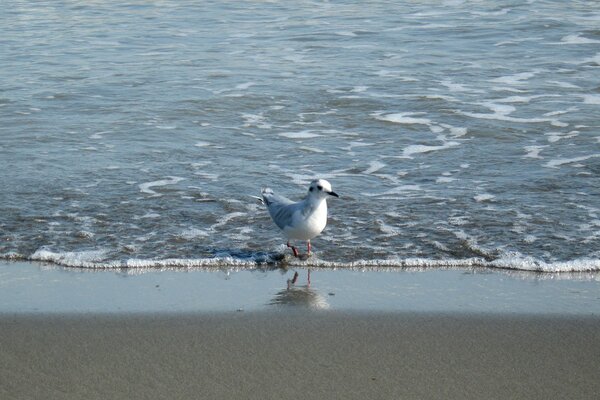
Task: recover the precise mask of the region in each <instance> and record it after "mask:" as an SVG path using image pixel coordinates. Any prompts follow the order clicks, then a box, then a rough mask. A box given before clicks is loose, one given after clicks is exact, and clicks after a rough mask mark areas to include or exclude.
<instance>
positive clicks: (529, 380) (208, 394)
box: [0, 262, 600, 399]
mask: <svg viewBox="0 0 600 400" xmlns="http://www.w3.org/2000/svg"><path fill="white" fill-rule="evenodd" d="M297 271H298V272H299V274H300V278H299V281H298V283H297V285H293V286H290V287H289V288H288V287H287V286H286V282H287V280H288V279H289V278H290V277H291V276H292V274H293V273H294V270H290V271H277V270H275V271H235V270H229V271H203V270H191V271H179V270H172V271H171V270H155V271H154V270H146V271H144V272H143V273H140V272H139V271H138V272H136V271H95V272H93V271H84V270H77V269H69V268H60V267H55V266H52V265H46V264H36V263H27V262H14V263H12V262H4V263H0V277H1V280H0V377H1V380H0V398H1V399H38V398H39V399H42V398H43V399H83V398H85V399H109V398H110V399H190V398H208V399H211V398H219V399H239V398H252V399H295V398H307V399H324V398H344V399H390V398H394V399H440V398H456V399H493V398H497V399H507V398H511V399H564V398H577V399H593V398H597V393H599V392H600V383H599V382H600V381H598V379H597V377H598V372H599V370H600V362H599V361H598V360H600V350H599V349H600V317H599V315H600V312H599V310H600V300H599V298H598V296H597V293H598V281H597V279H595V276H592V275H589V276H588V275H572V276H569V275H567V276H565V275H556V276H552V275H535V274H533V275H531V274H530V275H527V274H525V275H523V274H517V275H512V274H506V273H504V272H493V271H486V270H447V271H443V270H432V271H405V270H399V271H395V272H391V271H334V270H316V271H313V273H312V282H311V285H310V287H309V286H308V285H307V282H306V279H307V271H306V270H303V269H301V268H300V269H298V270H297Z"/></svg>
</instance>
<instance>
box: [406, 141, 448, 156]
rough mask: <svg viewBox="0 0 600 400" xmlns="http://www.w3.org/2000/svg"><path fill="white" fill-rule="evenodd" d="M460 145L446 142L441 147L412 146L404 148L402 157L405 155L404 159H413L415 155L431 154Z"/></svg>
mask: <svg viewBox="0 0 600 400" xmlns="http://www.w3.org/2000/svg"><path fill="white" fill-rule="evenodd" d="M459 144H460V143H459V142H446V143H444V144H442V145H441V146H426V145H422V144H412V145H410V146H407V147H405V148H404V150H403V151H402V155H403V157H406V158H412V156H413V155H415V154H422V153H430V152H432V151H439V150H446V149H449V148H452V147H455V146H458V145H459Z"/></svg>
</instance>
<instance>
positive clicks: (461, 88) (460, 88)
mask: <svg viewBox="0 0 600 400" xmlns="http://www.w3.org/2000/svg"><path fill="white" fill-rule="evenodd" d="M440 84H441V85H442V86H445V87H446V88H448V90H450V91H451V92H470V93H483V91H482V90H478V89H473V88H470V87H468V86H466V85H463V84H460V83H454V82H452V81H449V80H444V81H441V82H440Z"/></svg>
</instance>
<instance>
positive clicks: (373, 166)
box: [363, 161, 386, 175]
mask: <svg viewBox="0 0 600 400" xmlns="http://www.w3.org/2000/svg"><path fill="white" fill-rule="evenodd" d="M385 166H386V164H384V163H382V162H380V161H371V162H370V163H369V168H367V169H366V170H364V171H363V174H367V175H369V174H372V173H374V172H377V171H379V170H380V169H382V168H384V167H385Z"/></svg>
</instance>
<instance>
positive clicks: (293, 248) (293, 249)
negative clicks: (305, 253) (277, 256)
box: [287, 242, 298, 257]
mask: <svg viewBox="0 0 600 400" xmlns="http://www.w3.org/2000/svg"><path fill="white" fill-rule="evenodd" d="M287 247H289V248H291V249H292V251H293V252H294V257H298V249H297V248H295V247H294V246H292V245H291V244H290V242H288V243H287Z"/></svg>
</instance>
